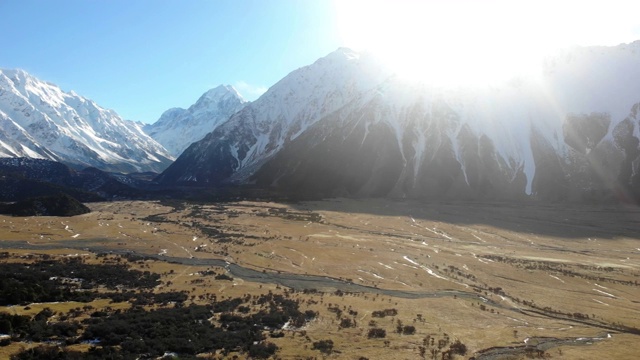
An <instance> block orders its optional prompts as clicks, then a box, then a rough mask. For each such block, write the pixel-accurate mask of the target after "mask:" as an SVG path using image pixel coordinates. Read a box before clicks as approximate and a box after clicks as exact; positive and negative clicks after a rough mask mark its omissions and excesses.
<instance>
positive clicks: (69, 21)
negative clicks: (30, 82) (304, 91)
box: [0, 0, 342, 122]
mask: <svg viewBox="0 0 640 360" xmlns="http://www.w3.org/2000/svg"><path fill="white" fill-rule="evenodd" d="M0 14H3V16H2V21H0V34H2V36H0V67H2V68H21V69H24V70H26V71H27V72H29V73H31V74H32V75H34V76H36V77H38V78H40V79H42V80H46V81H49V82H52V83H55V84H57V85H59V86H60V87H61V88H62V89H63V90H65V91H69V90H74V91H76V92H77V93H78V94H80V95H83V96H85V97H88V98H91V99H93V100H95V101H96V102H97V103H98V104H100V105H101V106H103V107H106V108H111V109H114V110H115V111H117V112H118V113H119V114H120V115H121V116H122V117H124V118H127V119H131V120H139V121H143V122H154V121H156V120H157V119H158V117H159V116H160V115H161V114H162V112H163V111H164V110H167V109H168V108H171V107H188V106H189V105H191V104H193V103H194V102H195V101H196V100H197V99H198V97H199V96H200V95H202V93H204V92H205V91H206V90H208V89H210V88H212V87H215V86H217V85H219V84H230V85H233V86H235V87H236V88H237V89H238V90H239V91H240V93H241V94H242V95H243V96H244V97H245V98H247V99H249V100H253V99H255V98H256V96H258V95H259V93H260V91H264V90H266V88H268V87H269V86H271V85H273V84H274V83H276V82H277V81H278V80H280V79H281V78H282V77H284V76H285V75H286V74H288V73H289V72H291V71H293V70H295V69H296V68H299V67H301V66H305V65H308V64H310V63H312V62H313V61H315V60H316V59H318V58H319V57H322V56H324V55H326V54H328V53H329V52H331V51H333V50H335V49H337V48H338V47H339V46H341V45H342V44H341V40H340V37H339V36H338V34H337V32H336V29H335V26H334V23H333V16H334V15H333V9H332V4H331V3H329V2H328V1H305V0H278V1H265V0H253V1H251V0H240V1H232V0H216V1H213V0H209V1H206V0H193V1H181V0H171V1H169V0H135V1H129V0H124V1H123V0H64V1H63V0H51V1H42V0H40V1H34V0H0Z"/></svg>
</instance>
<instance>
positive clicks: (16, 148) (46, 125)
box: [0, 69, 173, 172]
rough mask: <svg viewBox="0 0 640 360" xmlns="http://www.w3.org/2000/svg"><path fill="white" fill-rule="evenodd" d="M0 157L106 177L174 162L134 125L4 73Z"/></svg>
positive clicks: (0, 78)
mask: <svg viewBox="0 0 640 360" xmlns="http://www.w3.org/2000/svg"><path fill="white" fill-rule="evenodd" d="M0 157H31V158H43V159H50V160H56V161H61V162H65V163H67V164H70V165H73V166H76V167H86V166H93V167H96V168H99V169H102V170H106V171H119V172H142V171H156V172H159V171H161V170H163V169H165V168H166V167H167V166H168V165H169V164H170V163H171V161H172V160H173V157H172V156H171V155H170V154H169V153H168V152H167V151H166V150H165V149H164V148H163V147H162V146H161V145H160V144H158V143H157V142H156V141H154V140H153V139H152V138H150V137H149V136H148V135H146V134H145V133H144V132H143V131H142V129H141V127H140V126H139V125H137V124H135V123H134V122H132V121H127V120H123V119H122V118H121V117H120V116H118V114H116V113H115V112H114V111H112V110H106V109H103V108H102V107H100V106H98V105H97V104H96V103H95V102H93V101H91V100H89V99H86V98H84V97H82V96H79V95H77V94H75V93H74V92H69V93H67V92H64V91H62V90H61V89H60V88H59V87H57V86H56V85H54V84H51V83H47V82H44V81H41V80H39V79H37V78H35V77H33V76H31V75H29V74H28V73H26V72H25V71H22V70H3V69H0Z"/></svg>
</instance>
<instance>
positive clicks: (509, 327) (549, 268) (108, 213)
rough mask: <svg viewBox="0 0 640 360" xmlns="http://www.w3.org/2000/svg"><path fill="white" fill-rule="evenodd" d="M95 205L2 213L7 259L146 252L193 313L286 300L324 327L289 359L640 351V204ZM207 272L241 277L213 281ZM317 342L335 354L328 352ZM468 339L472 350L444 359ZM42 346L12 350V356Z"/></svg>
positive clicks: (285, 349) (299, 340)
mask: <svg viewBox="0 0 640 360" xmlns="http://www.w3.org/2000/svg"><path fill="white" fill-rule="evenodd" d="M87 205H88V206H89V207H90V208H91V210H92V212H91V213H89V214H85V215H80V216H75V217H70V218H58V217H25V218H21V217H9V216H0V239H2V241H0V247H1V248H2V249H0V251H4V252H8V253H9V255H10V257H9V260H5V261H19V259H23V258H25V256H26V255H28V254H49V255H51V256H53V257H54V258H55V257H60V258H62V257H64V256H68V255H78V256H84V257H86V258H87V261H88V262H96V263H97V262H98V258H96V257H95V254H98V253H105V252H112V253H114V255H112V256H116V255H118V254H123V253H125V252H134V253H136V254H139V255H149V256H150V257H151V258H150V259H147V260H145V261H144V262H139V263H140V264H139V265H136V266H139V267H140V268H141V269H142V268H144V269H145V270H149V271H151V272H155V273H158V274H161V275H162V276H161V281H162V285H161V286H158V287H157V288H156V289H155V290H154V291H157V292H161V291H167V290H168V289H170V290H176V291H186V292H188V293H189V297H190V300H189V301H190V302H194V303H203V304H204V303H207V302H210V301H211V300H210V298H209V297H207V295H216V296H217V297H218V298H219V299H220V298H232V297H241V296H243V295H245V294H250V295H258V294H265V293H268V292H273V293H277V294H287V295H288V296H291V297H293V298H295V299H298V300H301V303H302V304H303V305H302V306H301V308H302V310H303V311H304V310H313V311H316V312H318V316H317V317H316V318H315V319H314V320H312V321H309V322H308V323H306V324H305V325H304V326H303V327H301V328H294V327H285V336H283V337H279V338H273V339H269V341H270V342H273V343H275V344H276V345H277V346H278V347H279V350H278V351H277V353H276V356H277V357H278V358H282V359H307V358H314V357H315V358H336V359H338V358H340V359H342V358H344V359H363V358H368V359H420V358H427V359H441V358H443V359H444V358H447V357H446V356H447V355H449V356H450V358H453V359H463V358H464V359H468V358H472V357H475V358H476V359H519V358H530V357H531V358H542V357H545V358H557V359H635V358H637V357H638V356H640V347H639V344H640V283H639V281H640V209H638V208H628V207H624V206H618V205H611V206H604V205H598V206H595V205H594V206H586V205H580V206H578V205H559V204H558V205H554V204H552V205H548V204H536V203H521V204H510V203H490V204H486V203H484V204H481V203H431V202H417V201H393V200H382V199H363V200H347V199H331V200H325V201H317V202H302V203H294V204H284V203H274V202H249V201H240V202H228V203H212V204H187V203H180V202H175V203H173V202H171V203H161V202H142V201H123V202H105V203H94V204H87ZM215 259H217V260H215ZM167 260H171V262H168V261H167ZM207 269H214V270H216V271H218V272H226V273H227V274H228V276H229V277H231V278H233V280H232V281H228V280H217V279H213V278H211V277H206V276H204V275H202V273H201V271H204V270H207ZM62 275H64V274H61V276H62ZM293 290H296V291H293ZM84 305H85V304H80V305H79V304H77V303H73V304H66V303H57V304H31V305H30V306H28V307H23V306H6V307H2V308H0V311H1V312H8V313H11V314H25V315H34V314H36V313H37V312H38V311H40V310H41V309H43V308H44V307H50V308H51V309H53V310H54V311H62V312H65V311H68V309H70V308H75V307H78V306H80V307H81V306H84ZM90 305H91V306H92V307H93V308H94V309H100V308H103V307H107V306H109V307H110V308H112V309H113V308H127V307H128V306H129V305H128V304H127V303H118V304H113V303H110V302H109V301H107V300H104V299H100V300H94V301H93V302H92V303H91V304H90ZM83 316H84V317H85V318H86V316H87V314H83V315H82V314H78V318H79V319H81V318H82V317H83ZM371 329H383V330H385V331H386V334H385V336H384V337H379V338H377V337H375V336H370V335H371ZM320 340H331V341H332V342H333V343H332V349H330V350H329V351H326V352H321V351H320V350H319V349H318V347H317V346H314V345H313V343H314V342H318V341H320ZM456 341H459V342H460V343H462V344H464V345H465V346H466V350H467V351H466V352H465V353H464V355H462V354H459V353H458V354H456V353H455V352H449V353H447V354H444V353H445V352H446V351H447V349H450V346H451V344H453V343H455V342H456ZM439 345H441V346H439ZM29 346H34V344H26V343H22V342H14V343H11V344H10V345H9V346H5V347H2V348H0V357H8V356H9V355H10V354H14V353H17V352H19V351H20V350H21V349H25V348H27V347H29ZM314 347H315V348H314ZM73 348H74V349H80V350H83V351H84V350H86V348H87V345H73ZM443 354H444V355H443ZM233 355H237V356H239V357H240V358H243V357H245V356H246V355H245V354H242V353H232V354H227V356H229V357H231V356H233ZM202 356H204V357H207V356H208V357H209V358H218V357H220V358H222V357H224V355H223V354H221V353H217V354H214V353H211V354H202Z"/></svg>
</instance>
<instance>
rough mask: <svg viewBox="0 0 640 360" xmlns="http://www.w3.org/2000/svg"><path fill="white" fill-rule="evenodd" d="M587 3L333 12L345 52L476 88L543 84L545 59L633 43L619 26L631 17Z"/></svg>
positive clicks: (339, 4)
mask: <svg viewBox="0 0 640 360" xmlns="http://www.w3.org/2000/svg"><path fill="white" fill-rule="evenodd" d="M585 3H587V4H585ZM588 3H589V2H578V1H572V0H566V1H546V0H538V1H528V0H524V1H504V0H483V1H479V0H476V1H471V0H458V1H456V0H451V1H435V0H432V1H418V0H415V1H410V0H395V1H384V0H366V1H364V0H363V1H359V0H337V1H336V2H335V3H334V6H335V11H336V19H337V26H338V31H339V32H340V36H341V37H342V41H343V43H344V45H345V46H348V47H352V48H354V49H356V50H364V51H368V52H371V53H373V54H375V55H376V56H377V57H378V58H380V59H381V60H382V62H383V63H385V64H387V65H388V66H389V67H390V68H391V69H392V70H393V71H394V72H395V73H396V74H397V75H398V76H401V77H404V78H407V79H413V80H419V81H422V82H427V83H430V84H434V85H439V86H459V85H462V86H469V85H471V86H473V85H487V84H493V83H498V82H503V81H508V80H510V79H512V78H514V77H521V76H526V77H532V76H538V75H540V74H541V72H542V68H541V65H542V61H543V59H544V57H545V56H547V55H548V54H550V53H551V52H553V51H555V50H556V49H558V48H560V47H567V46H572V45H617V44H618V43H620V42H623V41H627V40H629V41H631V40H633V38H632V37H629V33H630V31H629V30H630V29H624V28H621V27H620V25H619V22H621V21H624V17H625V15H624V13H625V12H621V11H619V9H618V10H616V11H615V13H616V17H615V18H612V17H611V16H606V14H609V13H611V12H612V11H611V9H610V8H604V9H600V8H598V7H597V6H594V5H593V4H588ZM615 3H616V1H615V0H613V2H612V4H611V7H612V8H613V9H614V10H615V6H616V4H615ZM626 4H629V3H628V2H627V3H626ZM634 6H635V5H634ZM635 7H637V6H635ZM633 23H637V21H635V22H633ZM636 31H637V29H636ZM620 34H623V35H624V36H626V38H624V36H621V35H620ZM616 36H618V37H617V38H616ZM615 39H620V40H617V41H618V42H616V40H615Z"/></svg>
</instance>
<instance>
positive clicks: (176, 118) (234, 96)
mask: <svg viewBox="0 0 640 360" xmlns="http://www.w3.org/2000/svg"><path fill="white" fill-rule="evenodd" d="M246 103H247V102H246V101H245V100H244V99H243V98H242V96H240V94H238V92H237V91H236V90H235V89H234V88H233V87H232V86H229V85H220V86H218V87H216V88H214V89H211V90H209V91H207V92H206V93H204V94H203V95H202V96H201V97H200V99H198V101H197V102H196V103H195V104H193V105H191V106H190V107H189V108H188V109H182V108H172V109H169V110H167V111H165V112H164V113H163V114H162V116H160V119H158V121H156V122H155V123H153V124H150V125H146V126H144V127H143V130H144V131H145V132H146V133H147V134H149V136H151V137H152V138H153V139H155V140H156V141H157V142H159V143H160V144H162V146H164V147H165V148H166V149H167V150H168V151H169V153H170V154H171V155H172V156H175V157H178V156H180V154H181V153H182V152H183V151H184V149H186V148H187V147H188V146H189V145H191V144H192V143H194V142H196V141H198V140H200V139H202V138H203V137H204V136H205V135H206V134H208V133H210V132H211V131H213V130H214V129H215V128H216V127H218V126H219V125H220V124H222V123H223V122H224V121H226V120H227V119H229V117H230V116H231V115H233V114H235V113H236V112H238V111H239V110H240V109H242V108H243V107H244V106H245V105H246Z"/></svg>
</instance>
